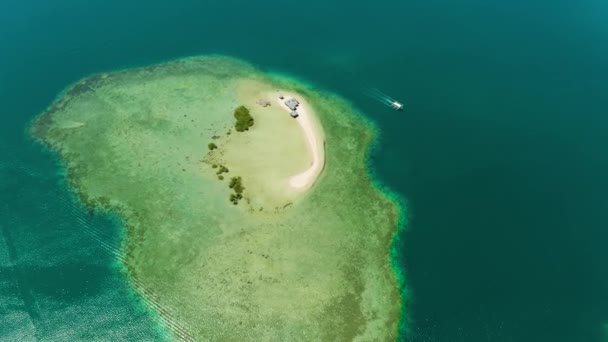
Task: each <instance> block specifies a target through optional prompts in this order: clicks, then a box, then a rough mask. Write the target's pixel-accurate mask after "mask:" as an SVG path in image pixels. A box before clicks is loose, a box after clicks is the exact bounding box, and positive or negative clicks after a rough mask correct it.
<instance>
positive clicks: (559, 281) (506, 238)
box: [0, 0, 608, 342]
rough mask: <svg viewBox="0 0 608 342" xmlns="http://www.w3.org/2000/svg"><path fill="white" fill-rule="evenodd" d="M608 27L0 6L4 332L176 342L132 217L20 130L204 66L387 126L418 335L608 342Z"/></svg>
mask: <svg viewBox="0 0 608 342" xmlns="http://www.w3.org/2000/svg"><path fill="white" fill-rule="evenodd" d="M607 18H608V2H606V1H605V0H579V1H572V0H570V1H565V0H551V1H549V0H536V1H535V0H526V1H523V0H515V1H488V0H453V1H447V0H442V1H440V0H424V1H422V0H415V1H414V0H378V1H373V2H370V1H366V2H361V1H333V2H330V1H327V0H309V1H305V2H304V1H289V0H287V1H282V2H278V1H277V2H273V1H244V0H196V1H195V0H183V1H180V0H176V1H170V2H167V1H157V0H149V1H146V2H143V1H140V2H137V3H136V2H134V1H118V0H103V1H102V0H91V1H80V0H58V1H42V0H22V1H14V0H4V1H2V2H0V233H1V234H0V340H2V341H35V340H40V341H75V340H109V341H135V340H158V339H162V337H163V333H162V331H160V329H159V327H158V325H157V323H156V320H155V318H154V317H153V316H152V315H151V314H150V313H149V312H147V311H146V309H145V308H144V306H143V305H142V304H141V302H140V301H139V300H138V299H137V296H136V294H135V292H134V291H133V290H132V289H131V288H130V287H129V285H128V283H127V282H126V278H125V273H124V271H123V270H122V268H121V266H120V261H119V260H118V258H117V256H116V255H114V254H112V253H109V252H108V251H112V250H116V249H118V248H120V243H121V240H120V239H121V238H120V237H121V228H120V226H119V224H118V223H117V222H115V221H114V220H113V219H112V218H111V217H109V216H107V215H106V216H104V215H101V214H98V213H89V212H88V211H87V210H85V209H84V208H82V207H81V206H80V205H79V204H78V203H77V202H76V200H75V199H74V198H72V196H71V195H70V192H69V189H68V188H67V186H66V183H65V180H64V174H63V173H62V167H61V163H60V162H59V161H58V160H57V158H56V156H54V155H52V154H51V153H48V152H45V151H44V150H43V149H42V148H41V147H40V146H39V145H36V144H34V143H33V142H32V141H31V140H29V139H28V138H27V136H26V134H25V127H26V126H27V124H28V122H29V121H30V120H31V119H32V118H33V116H35V115H36V114H38V113H40V112H41V111H42V110H44V108H45V107H46V106H47V105H49V103H50V102H51V101H52V100H53V99H54V98H55V96H56V95H57V94H58V93H59V92H60V91H61V90H62V89H63V88H64V87H65V86H67V85H68V84H69V83H72V82H74V81H76V80H78V79H79V78H81V77H84V76H86V75H88V74H90V73H93V72H98V71H109V70H114V69H118V68H126V67H131V66H140V65H146V64H150V63H157V62H162V61H166V60H169V59H174V58H179V57H185V56H191V55H197V54H206V53H221V54H228V55H231V56H235V57H239V58H243V59H245V60H248V61H250V62H253V63H254V64H256V65H258V66H260V67H262V68H264V69H268V70H276V71H280V72H285V73H289V74H292V75H294V76H296V77H299V78H302V79H304V80H307V81H311V82H313V83H315V84H317V85H319V86H320V87H323V88H326V89H329V90H332V91H334V92H337V93H339V94H341V95H343V96H345V97H346V98H348V99H349V100H350V101H352V102H353V103H354V104H355V105H356V106H357V107H358V108H360V109H361V111H362V112H363V113H365V115H367V116H368V117H369V118H371V119H372V120H373V121H375V122H376V123H377V125H378V127H379V128H380V130H381V132H382V137H381V141H380V144H379V146H378V149H376V150H375V152H374V155H373V157H372V165H371V167H372V168H373V169H374V170H375V174H377V176H378V177H379V180H380V181H381V182H383V183H384V184H386V185H387V186H388V187H389V188H390V189H392V190H393V191H395V192H397V193H399V194H400V195H401V196H403V197H404V198H405V199H406V201H407V212H408V224H407V227H406V230H405V232H404V233H403V234H402V235H401V236H400V239H399V241H400V242H399V244H398V246H397V248H398V250H399V259H398V263H399V264H400V265H401V267H403V270H404V272H405V273H406V276H407V286H408V292H409V293H410V298H409V302H408V307H407V310H406V311H407V312H408V315H409V318H410V320H411V324H410V331H411V335H410V336H409V337H403V339H404V341H414V342H417V341H428V342H435V341H441V342H443V341H446V342H460V341H463V342H464V341H466V342H477V341H490V342H494V341H495V342H503V341H504V342H507V341H508V342H511V341H535V342H536V341H551V342H553V341H568V342H572V341H574V342H577V341H581V342H586V341H606V340H608V264H607V261H608V177H607V176H608V153H607V147H608V58H607V56H608V19H607ZM365 88H378V89H380V90H381V91H383V92H385V93H387V94H389V95H391V96H392V97H395V98H397V99H399V100H402V101H403V102H405V103H406V107H407V108H406V110H405V111H404V112H396V111H393V110H391V109H389V108H387V107H386V106H383V105H382V104H381V103H379V102H378V101H375V100H374V99H372V98H370V97H367V96H366V95H365V93H364V92H363V91H362V89H365ZM100 240H101V241H104V244H105V245H103V246H101V245H100V243H99V241H100ZM104 246H105V247H104ZM102 247H104V248H102Z"/></svg>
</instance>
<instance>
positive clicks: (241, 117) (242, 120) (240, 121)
mask: <svg viewBox="0 0 608 342" xmlns="http://www.w3.org/2000/svg"><path fill="white" fill-rule="evenodd" d="M234 117H235V118H236V123H235V124H234V128H235V129H236V130H237V132H243V131H247V130H249V127H251V126H253V123H254V121H253V117H251V114H249V109H247V107H245V106H240V107H238V108H237V109H235V110H234Z"/></svg>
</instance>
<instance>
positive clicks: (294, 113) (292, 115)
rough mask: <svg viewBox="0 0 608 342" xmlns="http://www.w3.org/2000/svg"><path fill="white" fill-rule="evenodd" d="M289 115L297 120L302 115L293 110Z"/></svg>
mask: <svg viewBox="0 0 608 342" xmlns="http://www.w3.org/2000/svg"><path fill="white" fill-rule="evenodd" d="M289 115H291V117H292V118H294V119H295V118H297V117H298V115H300V114H298V112H296V111H295V110H292V111H291V112H290V113H289Z"/></svg>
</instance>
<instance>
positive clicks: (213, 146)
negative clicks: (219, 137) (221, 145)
mask: <svg viewBox="0 0 608 342" xmlns="http://www.w3.org/2000/svg"><path fill="white" fill-rule="evenodd" d="M207 147H209V149H210V150H211V151H213V150H215V149H216V148H217V145H216V144H214V143H209V144H208V145H207Z"/></svg>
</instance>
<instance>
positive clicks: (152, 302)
mask: <svg viewBox="0 0 608 342" xmlns="http://www.w3.org/2000/svg"><path fill="white" fill-rule="evenodd" d="M91 89H94V91H93V90H91ZM172 89H182V90H181V91H179V92H175V91H172ZM277 89H285V91H293V92H296V93H298V94H300V95H301V97H302V98H305V99H306V100H307V101H308V102H309V103H310V104H311V105H312V106H314V108H315V112H316V113H317V115H318V118H319V121H320V124H322V127H323V130H324V132H325V135H326V137H327V141H328V144H327V146H326V158H327V159H326V160H327V164H326V167H325V169H324V171H323V172H324V173H323V177H321V178H320V179H319V180H318V182H317V183H316V184H315V186H314V187H313V188H312V189H310V190H309V191H308V192H307V193H306V194H305V195H304V196H299V195H298V196H299V197H294V198H293V199H288V200H287V199H286V200H285V201H281V202H280V203H276V204H275V202H274V201H264V202H262V201H258V202H256V199H257V198H258V197H260V198H261V196H262V194H261V191H260V193H258V188H259V185H258V182H260V181H259V178H260V177H262V175H260V174H258V173H257V172H254V171H253V170H250V169H249V168H248V167H249V166H250V164H249V163H245V162H243V163H242V164H239V158H238V157H241V156H247V157H252V159H255V157H256V156H257V155H263V154H264V153H267V152H268V151H270V147H271V146H274V145H275V144H280V143H283V142H290V139H285V136H286V135H280V136H281V137H282V138H281V139H274V138H276V137H274V136H268V137H267V141H265V142H264V143H262V141H261V140H262V139H249V138H250V137H248V134H240V133H235V136H230V139H226V140H216V139H214V138H213V136H214V134H217V132H219V131H218V130H222V131H221V132H222V133H225V132H226V130H228V128H231V129H233V130H234V128H233V127H234V118H233V117H232V116H231V115H229V113H230V112H231V111H233V110H234V109H235V107H237V106H235V105H234V102H233V101H234V98H235V97H237V98H239V99H242V101H243V102H242V103H253V102H254V101H255V99H256V98H257V97H258V95H257V94H258V93H260V92H273V91H276V90H277ZM75 90H78V91H75ZM63 94H64V95H63V96H61V97H59V98H58V99H57V101H56V102H55V103H54V104H52V105H51V106H50V107H49V109H48V110H47V111H46V112H45V113H44V114H42V115H41V116H40V117H38V119H37V120H36V121H35V122H34V127H33V128H32V131H33V133H34V134H35V136H36V137H37V138H39V139H40V140H42V141H44V142H45V143H46V145H47V146H49V147H50V148H51V149H52V150H54V151H56V152H57V154H58V155H59V156H61V157H62V158H63V159H64V161H65V166H66V168H67V170H68V172H67V174H68V175H69V178H70V179H69V184H71V185H73V187H74V190H75V191H76V192H77V193H78V196H79V198H80V199H81V200H83V201H84V202H85V203H86V205H87V206H89V207H91V208H97V209H106V210H111V211H112V212H114V213H116V214H117V215H119V216H120V218H121V219H122V221H123V222H124V225H121V226H124V229H125V239H124V247H123V248H122V251H123V253H122V255H121V257H124V265H125V266H126V267H127V269H128V276H129V278H130V279H131V280H132V283H134V284H135V285H137V287H138V288H140V286H141V288H143V289H145V291H141V292H140V295H141V298H142V302H143V303H144V304H146V303H149V308H150V310H156V311H159V316H161V317H162V318H163V319H162V322H167V328H168V329H170V330H171V331H172V332H175V335H176V336H175V338H174V339H175V340H178V339H179V336H186V337H184V338H183V339H184V340H193V341H284V340H289V341H336V342H342V341H395V340H398V338H399V336H397V334H398V323H399V318H400V317H404V320H403V321H402V322H403V323H407V317H406V316H405V313H403V314H404V315H403V316H402V315H401V314H402V312H401V308H403V307H406V306H405V305H402V304H403V299H402V298H401V297H400V296H399V295H400V293H399V291H400V290H404V289H405V286H404V284H403V283H399V282H398V278H397V276H396V274H395V272H394V271H393V268H392V266H393V265H392V264H391V258H390V251H391V247H392V243H391V241H392V237H393V234H394V233H395V230H396V227H397V223H398V222H399V219H400V218H401V216H400V212H399V210H398V208H397V207H396V206H395V202H394V201H392V200H390V199H389V198H387V197H386V196H385V195H384V194H382V193H381V192H379V191H378V190H377V188H376V187H374V186H373V184H372V181H371V179H370V178H369V172H368V170H367V169H366V167H365V166H366V164H365V163H366V160H367V155H366V153H367V152H368V151H369V145H370V144H371V142H372V138H373V127H371V126H370V125H369V124H368V123H367V122H365V120H363V119H362V118H361V116H359V115H357V113H356V109H355V108H353V107H352V106H351V105H350V104H349V103H348V102H347V101H344V100H343V99H340V98H339V97H337V96H335V95H332V94H330V93H327V92H323V93H321V92H319V91H317V90H315V89H314V88H312V87H309V86H307V85H302V84H299V83H296V82H294V81H293V80H290V79H278V78H276V77H272V78H271V77H270V76H267V75H265V74H263V73H260V72H258V71H256V70H255V69H254V68H253V67H251V66H249V65H247V64H245V63H242V62H240V61H237V60H233V59H228V58H224V57H216V56H214V57H204V58H191V59H186V60H181V61H176V62H171V63H168V64H162V65H155V66H152V67H151V68H145V69H134V70H126V71H121V72H118V73H107V74H104V76H103V77H101V76H93V77H90V78H87V79H86V80H83V81H81V82H79V83H77V84H76V85H75V87H73V88H71V89H67V90H66V91H65V92H64V93H63ZM201 94H205V96H201ZM254 94H255V95H254ZM142 105H145V106H146V107H147V108H149V110H146V111H142ZM269 110H270V109H269ZM272 110H277V113H279V109H277V108H274V109H272ZM201 113H205V115H200V114H201ZM186 114H187V116H188V118H194V117H196V118H197V121H198V123H197V125H190V124H185V123H184V121H186V120H184V117H183V115H186ZM283 114H284V113H283ZM281 117H282V118H284V119H285V120H277V121H284V122H285V126H284V127H285V128H286V131H290V129H288V126H287V124H289V125H290V126H289V127H292V126H293V128H294V130H297V131H298V132H299V127H297V126H294V125H293V122H292V121H291V119H289V118H288V117H287V118H286V117H285V116H281ZM188 121H190V120H188ZM70 122H82V123H86V124H85V125H83V126H81V127H78V128H77V129H74V128H69V127H66V123H70ZM160 123H162V125H160ZM265 126H266V125H259V127H256V129H255V131H258V130H259V132H260V133H263V132H264V129H266V127H265ZM281 126H282V123H280V125H279V123H277V126H276V127H281ZM126 127H128V128H129V130H128V134H126V133H127V132H126V131H125V128H126ZM175 127H177V128H179V129H174V128H175ZM284 132H285V130H284V131H281V132H277V133H284ZM250 133H258V132H250ZM222 136H223V137H225V136H226V134H222ZM277 136H279V134H277ZM287 138H289V136H287ZM239 140H240V141H239ZM249 140H254V141H256V142H259V144H255V145H247V143H248V142H249ZM284 140H285V141H284ZM215 141H217V144H218V145H221V147H222V149H219V147H218V150H217V151H215V152H213V153H211V152H210V151H209V150H208V151H204V153H203V154H205V153H209V154H218V156H217V157H218V158H217V159H215V158H209V156H208V158H207V159H204V160H203V162H204V163H208V166H211V167H212V164H213V163H215V164H216V166H215V168H212V170H213V172H212V171H210V170H208V168H207V167H206V166H205V165H199V164H200V163H198V162H197V161H195V160H194V158H192V156H198V155H200V154H201V147H203V146H205V143H209V142H215ZM254 147H255V148H254ZM203 149H204V147H203ZM219 151H222V152H226V154H227V156H221V157H222V158H224V159H219V157H220V156H219V153H218V152H219ZM229 152H232V153H234V156H233V158H232V159H230V158H229V156H228V154H229ZM214 157H215V156H214ZM188 158H192V160H189V159H188ZM201 158H202V157H201ZM272 160H274V161H276V162H277V163H278V162H284V163H290V162H291V161H295V160H298V158H291V156H289V155H287V156H284V157H281V156H276V158H272ZM186 162H187V164H186ZM221 163H226V164H227V165H230V166H231V167H230V172H232V173H234V174H231V175H230V176H228V174H227V173H226V174H225V173H222V174H221V175H216V172H217V171H219V170H220V166H221V165H220V164H221ZM176 165H179V167H178V166H176ZM277 165H278V164H272V165H269V167H275V166H277ZM200 166H202V167H204V168H205V170H202V171H205V173H206V175H205V176H196V175H193V174H191V172H184V171H183V170H184V168H186V170H191V169H194V168H196V167H200ZM211 167H209V168H211ZM91 170H94V171H95V172H91ZM237 170H239V171H237ZM240 170H243V171H240ZM259 172H263V171H259ZM236 173H238V174H240V175H241V176H242V177H243V180H242V181H238V179H235V180H234V181H233V182H232V187H231V188H227V187H226V186H227V185H229V183H231V178H232V176H235V174H236ZM219 176H223V177H225V178H226V179H225V180H226V183H223V181H222V182H221V183H217V182H218V178H219ZM235 178H236V177H235ZM243 182H245V183H247V188H246V189H245V188H244V187H243V184H244V183H243ZM237 184H240V185H237ZM237 190H239V191H240V192H241V193H237V192H236V191H237ZM244 190H247V193H246V195H247V196H245V192H244ZM227 192H228V194H229V196H230V200H231V201H232V202H230V203H231V204H233V205H230V204H228V203H226V193H227ZM239 195H240V196H239ZM241 199H243V200H244V201H245V203H243V205H242V207H239V208H237V207H236V206H235V205H234V203H235V202H237V204H240V203H239V202H240V200H241ZM249 199H250V200H251V204H249V205H248V204H247V200H249ZM287 202H293V205H291V206H289V207H288V208H287V209H285V210H283V209H282V207H283V205H284V204H285V203H287ZM261 206H263V210H262V211H259V210H254V208H255V209H257V208H259V207H261ZM235 209H242V210H235ZM294 247H297V248H294ZM260 256H261V257H260ZM120 264H123V262H121V263H120ZM140 284H141V285H140ZM404 294H405V293H404ZM138 296H139V295H138ZM146 305H148V304H146ZM162 322H161V320H160V319H159V323H162ZM172 322H176V323H177V322H179V325H174V324H173V323H172ZM169 323H170V324H169ZM182 327H183V328H182ZM189 335H191V336H192V337H190V336H189Z"/></svg>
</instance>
